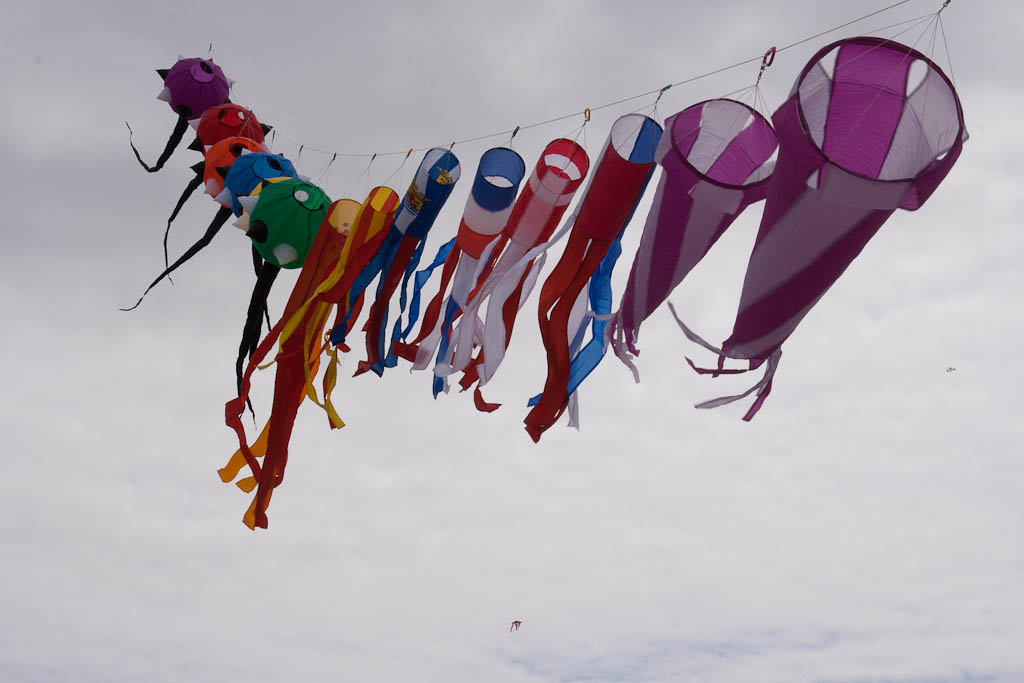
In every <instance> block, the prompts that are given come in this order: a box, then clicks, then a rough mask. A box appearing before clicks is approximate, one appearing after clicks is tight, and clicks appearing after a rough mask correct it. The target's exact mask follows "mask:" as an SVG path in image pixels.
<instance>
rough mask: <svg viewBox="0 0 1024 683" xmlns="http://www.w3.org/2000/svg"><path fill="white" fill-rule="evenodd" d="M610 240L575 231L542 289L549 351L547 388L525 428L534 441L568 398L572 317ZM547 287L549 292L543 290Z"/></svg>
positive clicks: (542, 318)
mask: <svg viewBox="0 0 1024 683" xmlns="http://www.w3.org/2000/svg"><path fill="white" fill-rule="evenodd" d="M610 244H611V242H610V241H607V242H606V241H598V240H593V241H591V239H590V237H589V236H588V235H587V234H586V233H584V232H583V231H576V232H573V233H572V234H571V235H570V237H569V243H568V244H567V245H566V247H565V253H563V254H562V258H561V259H560V260H559V262H558V265H557V266H555V269H554V270H553V271H552V272H551V276H550V277H549V278H548V280H547V281H546V282H545V283H544V287H543V288H542V289H541V305H540V310H539V315H538V317H539V319H540V331H541V338H542V339H543V342H544V347H545V348H546V349H547V354H548V377H547V380H546V381H545V383H544V391H543V392H542V393H541V394H540V396H539V397H538V400H537V403H536V404H535V405H534V406H533V409H532V410H531V411H530V413H529V414H528V415H527V416H526V420H525V423H526V431H527V432H528V433H529V434H530V437H531V438H532V439H533V440H534V441H540V437H541V434H543V433H544V432H545V431H546V430H547V429H548V428H549V427H551V425H552V424H554V422H555V420H556V419H557V417H558V415H560V414H561V412H562V411H563V410H564V409H565V405H566V403H567V401H568V397H569V396H568V394H567V393H566V389H567V388H568V386H569V365H570V359H569V341H570V340H569V338H568V337H569V330H568V325H569V316H570V315H571V314H572V309H573V306H575V304H576V300H577V299H578V298H579V296H580V293H581V292H582V291H583V287H584V286H586V284H587V281H588V280H589V279H590V274H591V273H593V272H594V271H595V270H596V269H597V268H598V266H599V265H600V264H601V260H602V259H603V258H604V255H605V252H607V251H608V247H609V246H610ZM544 290H547V291H544Z"/></svg>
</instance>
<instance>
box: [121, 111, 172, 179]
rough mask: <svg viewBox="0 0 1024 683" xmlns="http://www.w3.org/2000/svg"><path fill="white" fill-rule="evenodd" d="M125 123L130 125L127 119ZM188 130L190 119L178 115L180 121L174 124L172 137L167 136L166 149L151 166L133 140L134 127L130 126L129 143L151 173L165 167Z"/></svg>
mask: <svg viewBox="0 0 1024 683" xmlns="http://www.w3.org/2000/svg"><path fill="white" fill-rule="evenodd" d="M124 125H126V126H128V122H127V121H125V122H124ZM187 130H188V119H186V118H185V117H184V116H179V117H178V122H177V123H176V124H174V130H173V131H171V137H169V138H167V145H166V146H165V147H164V151H163V152H162V153H161V154H160V158H159V159H157V160H156V164H154V165H153V166H149V165H148V164H146V162H145V161H143V160H142V156H140V155H139V150H137V149H135V143H134V142H132V127H131V126H128V144H129V145H131V147H132V151H133V152H135V158H136V159H138V160H139V164H140V165H141V166H142V168H144V169H146V170H147V171H149V172H150V173H155V172H156V171H159V170H160V169H161V168H163V167H164V164H165V163H167V160H168V159H170V158H171V155H172V154H173V153H174V149H175V148H176V147H177V146H178V143H180V142H181V139H182V138H183V137H185V131H187Z"/></svg>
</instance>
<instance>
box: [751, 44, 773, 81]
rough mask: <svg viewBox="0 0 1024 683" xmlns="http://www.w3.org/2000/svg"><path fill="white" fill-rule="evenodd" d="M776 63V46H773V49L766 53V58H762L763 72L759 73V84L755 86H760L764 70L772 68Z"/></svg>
mask: <svg viewBox="0 0 1024 683" xmlns="http://www.w3.org/2000/svg"><path fill="white" fill-rule="evenodd" d="M774 61H775V46H774V45H772V46H771V48H770V49H769V50H768V51H767V52H765V53H764V56H763V57H761V70H760V71H758V72H757V83H755V84H754V85H759V84H760V83H761V76H764V70H765V69H767V68H768V67H770V66H771V65H772V63H773V62H774Z"/></svg>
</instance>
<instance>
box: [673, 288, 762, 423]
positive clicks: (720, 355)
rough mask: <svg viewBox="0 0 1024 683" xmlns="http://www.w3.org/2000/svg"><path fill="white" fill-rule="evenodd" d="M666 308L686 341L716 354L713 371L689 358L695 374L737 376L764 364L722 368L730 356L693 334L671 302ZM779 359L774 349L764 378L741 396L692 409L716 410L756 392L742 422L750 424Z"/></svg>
mask: <svg viewBox="0 0 1024 683" xmlns="http://www.w3.org/2000/svg"><path fill="white" fill-rule="evenodd" d="M668 308H669V310H670V311H671V312H672V317H674V318H675V319H676V323H677V324H678V325H679V327H680V329H682V331H683V334H685V335H686V337H687V339H689V340H690V341H692V342H694V343H695V344H699V345H700V346H703V347H704V348H706V349H708V350H709V351H711V352H713V353H716V354H718V368H717V369H714V370H710V369H706V368H698V367H697V366H696V365H694V363H693V361H691V360H690V359H689V358H687V359H686V362H687V363H689V364H690V367H691V368H693V369H694V371H695V372H697V374H700V375H711V376H712V377H717V376H718V375H738V374H742V373H744V372H750V371H751V370H756V369H757V368H758V367H760V366H761V364H762V363H764V362H765V359H764V358H750V359H738V360H749V362H750V367H749V368H745V369H744V368H738V369H729V368H725V367H724V366H725V359H726V358H730V357H731V356H729V354H728V353H727V352H726V351H725V350H724V349H719V348H716V347H714V346H713V345H711V344H709V343H708V342H706V341H704V340H703V339H701V337H700V336H698V335H697V333H695V332H694V331H693V330H691V329H690V328H688V327H687V326H686V325H685V324H684V323H683V321H682V320H680V319H679V316H678V315H677V314H676V308H675V306H673V305H672V302H671V301H670V302H668ZM781 358H782V349H781V348H780V349H775V351H773V352H772V354H771V355H770V356H768V363H767V367H766V368H765V371H764V376H763V377H762V378H761V380H760V381H759V382H758V383H757V384H755V385H754V386H752V387H750V388H749V389H747V390H746V391H744V392H743V393H742V394H736V395H735V396H721V397H719V398H713V399H711V400H709V401H704V402H703V403H698V404H697V405H695V406H694V407H695V408H718V407H719V406H724V405H727V404H729V403H733V402H734V401H739V400H740V399H743V398H746V397H747V396H750V394H752V393H754V392H755V391H756V392H757V396H756V398H755V400H754V403H753V405H751V406H750V409H749V410H748V411H747V413H746V414H745V415H744V416H743V421H744V422H750V421H751V420H752V419H754V416H755V415H757V413H758V411H759V410H761V406H763V405H764V402H765V399H767V398H768V395H769V394H770V393H771V391H772V380H773V379H774V377H775V373H776V371H777V370H778V367H779V360H780V359H781Z"/></svg>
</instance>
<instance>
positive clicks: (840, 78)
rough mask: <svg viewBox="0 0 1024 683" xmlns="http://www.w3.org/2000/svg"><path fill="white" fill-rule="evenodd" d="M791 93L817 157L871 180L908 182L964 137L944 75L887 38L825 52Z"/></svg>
mask: <svg viewBox="0 0 1024 683" xmlns="http://www.w3.org/2000/svg"><path fill="white" fill-rule="evenodd" d="M794 93H795V94H797V95H798V96H797V98H796V101H797V111H798V115H799V117H800V123H801V127H802V128H803V131H804V133H805V135H806V136H807V138H808V139H809V141H811V143H812V144H813V145H814V147H815V148H816V149H817V151H818V152H819V153H820V154H821V155H822V156H823V157H824V158H825V159H826V160H827V161H828V162H830V163H832V164H834V165H835V166H837V167H839V168H840V169H842V170H844V171H847V172H849V173H851V174H853V175H856V176H860V177H862V178H866V179H868V180H879V181H886V182H908V181H913V180H915V179H917V178H918V177H919V176H920V175H921V174H923V173H925V172H927V171H929V170H930V169H931V168H933V165H934V164H936V163H937V162H939V161H940V160H942V158H943V157H944V156H945V155H946V153H947V152H949V151H950V149H952V148H953V146H954V145H955V144H956V143H957V142H958V141H959V140H961V139H963V137H964V120H963V110H962V108H961V106H960V99H959V97H958V96H957V93H956V90H955V88H954V87H953V84H952V82H950V80H949V78H948V77H947V76H946V74H945V73H943V72H942V69H940V68H939V67H938V65H936V64H935V63H934V62H932V61H931V60H930V59H928V57H926V56H925V55H923V54H921V53H920V52H918V51H917V50H915V49H913V48H911V47H907V46H906V45H902V44H900V43H896V42H893V41H890V40H884V39H881V38H871V37H860V38H850V39H847V40H841V41H837V42H835V43H832V44H831V45H828V46H826V47H824V48H822V49H821V50H820V51H819V52H818V53H817V54H816V55H815V56H814V57H813V58H811V60H810V61H809V62H808V64H807V66H806V67H804V70H803V72H802V73H801V74H800V77H799V78H798V79H797V82H796V85H795V86H794Z"/></svg>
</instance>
